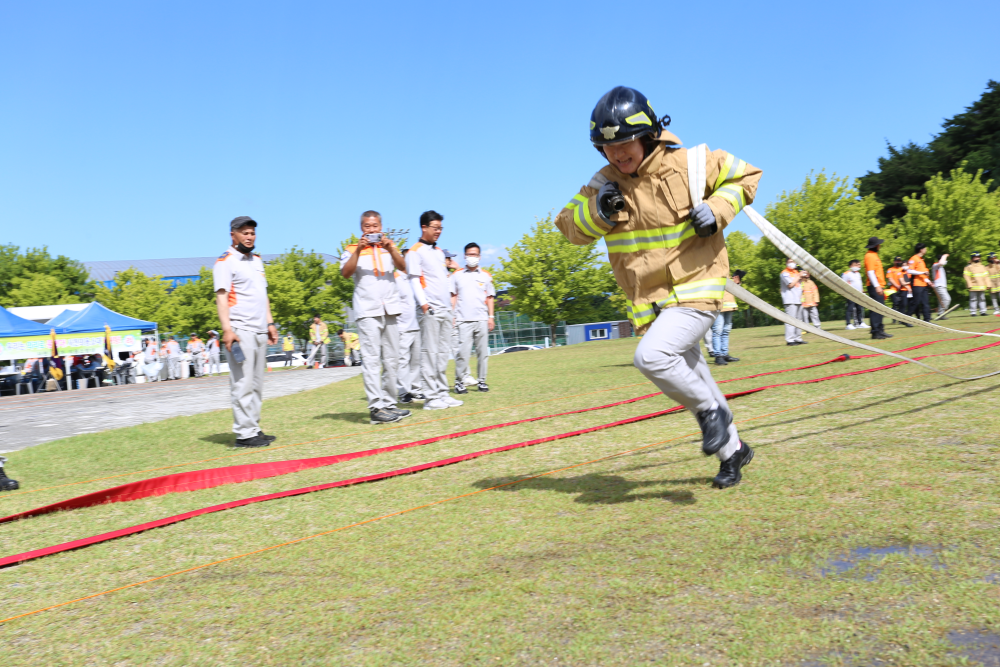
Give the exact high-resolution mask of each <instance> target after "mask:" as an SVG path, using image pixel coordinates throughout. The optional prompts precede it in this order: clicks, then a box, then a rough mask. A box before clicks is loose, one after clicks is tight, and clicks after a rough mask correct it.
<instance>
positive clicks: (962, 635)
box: [947, 630, 1000, 667]
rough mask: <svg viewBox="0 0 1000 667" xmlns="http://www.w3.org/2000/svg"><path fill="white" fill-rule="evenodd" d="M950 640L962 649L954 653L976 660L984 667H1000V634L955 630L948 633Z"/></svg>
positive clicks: (976, 663)
mask: <svg viewBox="0 0 1000 667" xmlns="http://www.w3.org/2000/svg"><path fill="white" fill-rule="evenodd" d="M947 639H948V641H949V642H951V643H952V644H954V645H955V646H957V647H960V648H961V649H962V650H961V651H958V652H957V653H955V654H954V655H957V656H960V657H962V658H965V659H967V660H972V661H975V662H973V663H972V664H975V665H982V667H1000V635H996V634H993V633H991V632H984V631H981V630H980V631H976V630H954V631H952V632H949V633H948V636H947Z"/></svg>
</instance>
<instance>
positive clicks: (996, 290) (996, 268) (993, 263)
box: [986, 252, 1000, 316]
mask: <svg viewBox="0 0 1000 667" xmlns="http://www.w3.org/2000/svg"><path fill="white" fill-rule="evenodd" d="M986 270H987V271H989V273H990V289H989V292H990V299H991V300H992V301H993V314H994V315H997V316H1000V303H997V295H998V294H1000V262H998V261H997V254H996V253H995V252H991V253H990V254H989V255H987V256H986Z"/></svg>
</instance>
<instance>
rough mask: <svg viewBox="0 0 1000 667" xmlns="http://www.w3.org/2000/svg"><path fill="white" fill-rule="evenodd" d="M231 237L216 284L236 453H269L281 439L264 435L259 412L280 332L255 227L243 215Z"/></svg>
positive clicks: (235, 220) (215, 275)
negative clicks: (257, 250) (256, 449)
mask: <svg viewBox="0 0 1000 667" xmlns="http://www.w3.org/2000/svg"><path fill="white" fill-rule="evenodd" d="M229 235H230V237H231V238H232V241H233V244H232V245H231V246H229V248H227V249H226V252H224V253H222V255H221V256H220V257H219V259H217V260H215V266H214V267H213V268H212V282H213V285H214V287H215V307H216V311H218V314H219V322H221V323H222V344H223V346H224V347H225V348H226V353H227V354H226V358H227V360H228V361H229V392H230V396H231V398H232V402H233V433H235V434H236V446H237V447H267V446H268V445H270V444H271V443H272V442H273V441H275V440H276V439H277V438H275V437H274V436H272V435H265V434H264V432H263V431H262V430H260V409H261V404H262V403H263V401H264V371H265V370H267V346H268V344H269V343H270V344H271V345H274V344H275V343H277V342H278V328H277V327H276V326H275V325H274V318H273V317H272V316H271V301H270V300H269V299H268V298H267V278H266V277H265V275H264V261H263V260H262V259H261V258H260V255H258V254H257V253H255V252H254V251H253V249H254V247H255V244H256V242H257V221H256V220H254V219H253V218H251V217H249V216H245V215H241V216H239V217H238V218H233V220H232V221H231V222H230V223H229Z"/></svg>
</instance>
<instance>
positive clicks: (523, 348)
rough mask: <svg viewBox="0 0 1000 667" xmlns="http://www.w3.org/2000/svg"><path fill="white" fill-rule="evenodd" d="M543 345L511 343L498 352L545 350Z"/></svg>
mask: <svg viewBox="0 0 1000 667" xmlns="http://www.w3.org/2000/svg"><path fill="white" fill-rule="evenodd" d="M544 349H545V348H544V347H542V346H541V345H511V346H510V347H505V348H504V349H502V350H500V351H499V352H497V354H507V353H508V352H527V351H528V350H544Z"/></svg>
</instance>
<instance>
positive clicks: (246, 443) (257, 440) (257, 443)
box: [235, 435, 271, 447]
mask: <svg viewBox="0 0 1000 667" xmlns="http://www.w3.org/2000/svg"><path fill="white" fill-rule="evenodd" d="M270 444H271V441H270V440H268V439H267V438H263V437H261V436H260V435H255V436H253V437H252V438H237V439H236V445H235V446H236V447H267V446H268V445H270Z"/></svg>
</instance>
